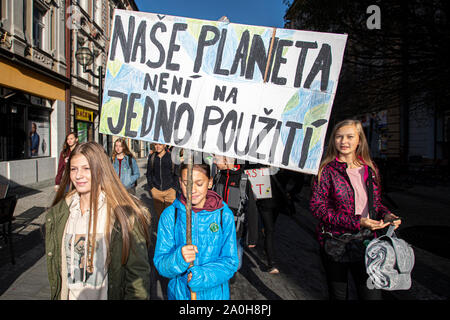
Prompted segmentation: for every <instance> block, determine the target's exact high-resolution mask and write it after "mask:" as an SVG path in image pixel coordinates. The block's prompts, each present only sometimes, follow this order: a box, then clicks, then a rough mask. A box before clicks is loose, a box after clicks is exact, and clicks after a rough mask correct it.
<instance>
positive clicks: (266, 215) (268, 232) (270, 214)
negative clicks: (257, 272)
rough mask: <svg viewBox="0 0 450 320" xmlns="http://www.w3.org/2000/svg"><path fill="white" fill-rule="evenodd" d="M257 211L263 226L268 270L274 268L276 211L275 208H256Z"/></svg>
mask: <svg viewBox="0 0 450 320" xmlns="http://www.w3.org/2000/svg"><path fill="white" fill-rule="evenodd" d="M258 211H259V213H260V215H261V219H262V222H263V226H264V249H265V251H266V255H267V265H268V267H269V268H271V267H274V266H275V249H274V243H275V222H276V221H277V218H278V211H277V209H276V208H275V207H266V206H258Z"/></svg>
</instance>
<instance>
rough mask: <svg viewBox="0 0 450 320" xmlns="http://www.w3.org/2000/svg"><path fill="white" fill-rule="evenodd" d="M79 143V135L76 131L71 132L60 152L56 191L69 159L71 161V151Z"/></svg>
mask: <svg viewBox="0 0 450 320" xmlns="http://www.w3.org/2000/svg"><path fill="white" fill-rule="evenodd" d="M77 144H78V135H77V134H76V133H75V132H70V133H69V134H68V135H67V136H66V139H65V140H64V145H63V148H62V150H61V153H60V154H59V161H58V172H57V174H56V177H55V191H58V188H59V184H60V183H61V178H62V175H63V173H64V170H65V169H66V164H67V161H69V157H70V153H71V152H72V150H73V149H74V148H75V147H76V145H77Z"/></svg>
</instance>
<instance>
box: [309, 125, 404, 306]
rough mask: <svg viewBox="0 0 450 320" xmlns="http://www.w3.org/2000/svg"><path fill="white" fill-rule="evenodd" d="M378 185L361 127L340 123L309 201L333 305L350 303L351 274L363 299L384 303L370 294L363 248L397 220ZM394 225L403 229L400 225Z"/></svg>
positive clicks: (377, 293)
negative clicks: (382, 198)
mask: <svg viewBox="0 0 450 320" xmlns="http://www.w3.org/2000/svg"><path fill="white" fill-rule="evenodd" d="M379 181H380V178H379V175H378V171H377V168H376V166H375V164H374V162H373V161H372V159H371V158H370V155H369V147H368V144H367V140H366V137H365V135H364V131H363V128H362V125H361V123H360V122H359V121H357V120H345V121H342V122H340V123H338V124H337V125H336V126H335V127H334V129H333V131H332V133H331V137H330V142H329V146H328V148H327V151H326V155H325V158H324V160H323V161H322V163H321V165H320V168H319V173H318V176H317V178H316V179H315V180H314V182H313V187H312V197H311V200H310V208H311V211H312V213H313V215H314V216H315V217H317V218H318V219H319V224H318V227H317V235H318V240H319V243H320V245H321V256H322V261H323V264H324V267H325V271H326V275H327V281H328V287H329V295H330V299H339V300H345V299H346V298H347V290H348V276H347V274H348V271H350V272H351V273H352V277H353V278H354V280H355V284H356V288H357V291H358V296H359V298H360V299H380V298H381V293H380V292H379V290H369V289H368V288H367V285H366V281H367V277H368V276H367V273H366V270H365V263H364V250H365V246H364V243H367V241H368V240H370V239H373V237H374V236H375V232H376V231H377V230H381V229H383V228H385V227H386V226H388V225H389V224H390V222H389V221H393V220H394V219H396V218H398V217H396V216H395V215H394V214H392V213H391V212H390V211H389V210H388V209H387V208H386V207H385V206H384V205H383V204H382V203H381V195H380V188H379V186H380V183H379ZM369 213H371V214H370V216H369ZM392 223H394V224H395V225H396V227H398V225H399V224H400V223H401V221H400V220H397V221H395V222H392ZM349 237H350V239H353V240H352V241H351V242H349V244H348V245H345V243H344V242H343V240H344V241H345V239H347V240H348V239H349ZM343 243H344V244H343ZM340 250H341V251H340Z"/></svg>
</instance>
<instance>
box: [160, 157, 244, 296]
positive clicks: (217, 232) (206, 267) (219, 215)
mask: <svg viewBox="0 0 450 320" xmlns="http://www.w3.org/2000/svg"><path fill="white" fill-rule="evenodd" d="M192 181H193V185H192V219H191V221H192V245H186V197H187V191H186V186H187V165H186V164H182V165H181V178H180V184H181V189H182V194H181V195H180V196H179V197H178V198H177V199H176V200H175V201H174V203H173V204H172V205H171V206H169V207H168V208H167V209H165V210H164V212H163V213H162V215H161V219H160V222H159V226H158V236H157V241H156V248H155V256H154V258H153V261H154V263H155V267H156V269H157V270H158V272H159V274H160V275H162V276H163V277H166V278H170V282H169V286H168V298H169V299H170V300H189V299H190V290H192V291H193V292H195V293H196V294H197V299H198V300H228V299H229V298H230V291H229V286H228V280H229V279H230V278H231V277H232V276H233V274H234V273H235V272H236V270H237V267H238V264H239V259H238V256H237V248H236V230H235V226H234V216H233V212H232V211H231V210H230V208H229V207H228V206H227V205H226V203H225V202H223V200H222V198H221V197H220V196H219V195H218V194H217V193H215V192H214V191H212V190H208V188H211V187H212V183H213V180H212V178H211V177H210V166H209V165H208V164H194V165H193V173H192ZM191 262H193V264H194V265H193V266H192V267H191V268H189V265H190V263H191Z"/></svg>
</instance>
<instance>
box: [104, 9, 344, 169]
mask: <svg viewBox="0 0 450 320" xmlns="http://www.w3.org/2000/svg"><path fill="white" fill-rule="evenodd" d="M346 40H347V36H346V35H341V34H331V33H319V32H309V31H299V30H288V29H275V28H270V27H258V26H248V25H241V24H234V23H228V22H219V21H207V20H197V19H189V18H183V17H174V16H166V15H161V14H152V13H144V12H134V11H123V10H116V11H115V15H114V23H113V27H112V35H111V42H110V49H109V57H108V63H107V71H106V76H105V87H104V96H103V105H102V114H101V124H100V131H101V132H102V133H105V134H113V135H118V136H124V137H130V138H134V139H140V140H145V141H152V142H158V143H164V144H168V145H173V146H178V147H181V148H189V149H192V150H197V151H203V152H208V153H214V154H220V155H225V156H228V157H234V158H237V159H242V160H248V161H251V162H257V163H263V164H267V165H271V166H276V167H282V168H287V169H290V170H296V171H301V172H306V173H314V174H315V173H317V170H318V166H319V164H320V160H321V156H322V151H323V143H324V138H325V134H326V129H327V125H328V120H329V116H330V113H331V107H332V104H333V100H334V95H335V93H336V88H337V84H338V78H339V72H340V69H341V65H342V59H343V53H344V49H345V43H346ZM264 80H265V81H264Z"/></svg>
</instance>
